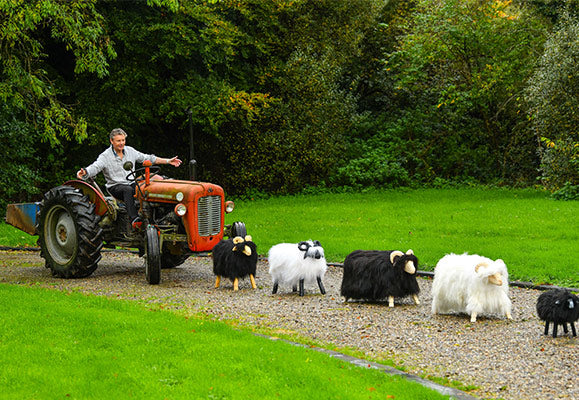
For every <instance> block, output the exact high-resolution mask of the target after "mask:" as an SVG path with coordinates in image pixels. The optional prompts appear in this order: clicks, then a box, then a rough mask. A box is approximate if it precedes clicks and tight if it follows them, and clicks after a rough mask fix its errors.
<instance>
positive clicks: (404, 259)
mask: <svg viewBox="0 0 579 400" xmlns="http://www.w3.org/2000/svg"><path fill="white" fill-rule="evenodd" d="M390 262H391V263H392V265H393V266H394V267H395V268H399V269H401V270H403V271H404V272H406V273H408V274H410V275H413V274H415V273H416V270H417V269H418V258H417V257H416V256H415V255H414V252H413V251H412V250H408V251H407V252H406V254H404V253H402V252H401V251H398V250H396V251H393V252H391V253H390Z"/></svg>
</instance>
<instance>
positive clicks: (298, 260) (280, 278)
mask: <svg viewBox="0 0 579 400" xmlns="http://www.w3.org/2000/svg"><path fill="white" fill-rule="evenodd" d="M309 242H310V245H312V247H310V248H309V249H308V251H307V253H308V254H309V253H310V252H312V251H315V250H317V251H319V252H320V253H321V257H320V258H318V259H316V258H313V257H306V258H304V252H303V251H301V250H300V249H299V248H298V244H297V243H280V244H276V245H275V246H273V247H272V248H271V249H269V254H268V261H269V273H270V275H271V278H272V281H273V283H274V284H275V283H276V282H277V283H279V284H290V285H292V286H296V285H297V284H298V283H299V281H300V280H301V279H303V280H304V283H305V284H310V283H316V282H317V278H318V277H320V278H323V277H324V274H325V273H326V270H327V268H328V266H327V264H326V258H325V257H324V249H323V248H322V247H320V246H313V242H311V241H309Z"/></svg>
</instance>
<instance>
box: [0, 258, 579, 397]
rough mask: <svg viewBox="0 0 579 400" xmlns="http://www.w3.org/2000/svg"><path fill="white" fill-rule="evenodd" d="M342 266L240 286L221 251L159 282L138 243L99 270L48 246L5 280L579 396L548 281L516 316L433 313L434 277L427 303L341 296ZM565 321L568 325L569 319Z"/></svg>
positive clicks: (490, 390) (571, 353)
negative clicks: (227, 274)
mask: <svg viewBox="0 0 579 400" xmlns="http://www.w3.org/2000/svg"><path fill="white" fill-rule="evenodd" d="M341 281H342V269H341V268H339V267H329V268H328V272H327V273H326V275H325V278H324V286H325V288H326V291H327V293H326V295H321V294H320V292H319V289H318V287H317V285H311V286H307V285H306V295H305V296H304V297H300V296H299V295H298V294H297V293H294V292H292V289H291V288H290V287H284V286H280V288H279V290H278V293H277V294H275V295H273V294H271V291H272V282H271V279H270V276H269V273H268V265H267V261H265V260H260V261H259V263H258V267H257V276H256V283H257V286H258V287H257V289H255V290H254V289H251V285H250V282H249V280H248V279H246V280H243V281H240V284H239V288H240V290H239V291H238V292H234V291H233V284H232V283H231V282H230V281H229V280H222V283H221V287H220V288H218V289H215V288H214V283H215V277H214V275H213V269H212V260H211V258H208V257H191V258H189V259H188V260H187V261H186V262H185V263H184V264H183V265H182V266H180V267H177V268H172V269H165V270H163V271H162V273H161V284H159V285H149V284H148V283H147V282H146V279H145V268H144V260H143V259H142V258H139V257H138V256H137V255H136V254H132V253H128V252H118V251H115V252H108V251H107V252H103V258H102V260H101V261H100V263H99V267H98V268H97V270H96V271H95V273H94V274H93V275H91V276H90V277H88V278H84V279H72V280H64V279H58V278H54V277H52V275H51V273H50V271H49V270H48V269H46V268H44V260H42V259H41V258H40V256H39V253H38V252H30V251H27V252H20V251H0V283H12V284H23V285H40V286H44V287H48V288H53V289H57V290H63V291H80V292H83V293H92V294H95V295H100V296H109V297H114V298H119V299H125V300H137V301H142V302H145V303H156V304H159V305H161V306H162V307H163V308H166V309H173V310H179V311H180V312H184V313H187V314H199V313H200V314H204V315H207V316H209V317H211V318H214V319H218V320H225V321H229V322H231V323H234V324H239V325H243V326H249V327H253V328H254V329H255V330H256V331H259V332H264V331H266V332H267V333H268V334H269V335H272V336H276V335H280V336H281V335H284V334H290V335H294V336H295V335H299V336H300V337H303V338H309V339H311V340H313V341H314V342H316V343H318V344H320V345H323V346H324V347H327V348H328V349H330V350H335V351H340V350H344V349H348V350H350V351H351V350H354V351H358V352H360V354H363V355H362V357H364V358H367V359H372V360H376V361H378V362H379V361H384V360H393V361H394V363H395V364H396V365H397V366H399V367H402V368H403V369H404V371H405V372H407V373H410V374H414V375H418V376H422V377H438V378H446V379H449V380H453V381H459V382H461V383H462V384H464V385H468V386H469V387H475V389H473V390H469V391H468V393H469V394H470V395H473V396H476V397H479V398H485V399H487V398H488V399H499V398H500V399H507V400H510V399H579V386H578V378H579V372H578V369H577V365H578V362H579V347H578V342H579V338H576V337H575V338H574V337H572V336H571V333H568V334H563V332H560V336H559V337H558V338H556V339H554V338H553V337H552V336H550V335H549V336H545V335H543V329H544V323H543V322H542V321H541V320H540V319H539V318H538V317H537V314H536V311H535V304H536V301H537V298H538V296H539V295H540V293H541V292H540V291H538V290H534V289H525V288H519V287H511V288H510V298H511V301H512V303H513V312H512V314H513V320H512V321H508V320H506V319H504V318H502V317H500V316H497V317H484V316H479V317H478V318H477V322H475V323H471V322H470V318H469V316H468V315H432V314H431V312H430V307H431V303H432V297H431V285H432V281H431V280H430V279H424V278H419V284H420V289H421V292H420V294H419V298H420V302H421V304H420V305H414V303H413V301H412V300H411V299H410V298H404V299H398V298H397V299H395V306H394V308H389V307H388V304H387V302H374V303H366V302H348V303H345V302H344V299H343V298H342V297H341V296H340V285H341ZM559 330H560V331H562V330H561V329H559Z"/></svg>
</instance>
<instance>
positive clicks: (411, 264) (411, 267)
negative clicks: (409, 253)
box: [404, 260, 416, 275]
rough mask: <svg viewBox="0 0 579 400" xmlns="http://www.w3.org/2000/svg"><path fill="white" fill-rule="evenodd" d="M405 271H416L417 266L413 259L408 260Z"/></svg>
mask: <svg viewBox="0 0 579 400" xmlns="http://www.w3.org/2000/svg"><path fill="white" fill-rule="evenodd" d="M404 271H406V272H408V273H409V274H410V275H412V274H414V273H416V266H415V265H414V262H413V261H410V260H408V261H407V262H406V264H405V265H404Z"/></svg>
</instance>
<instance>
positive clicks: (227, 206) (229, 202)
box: [225, 201, 235, 214]
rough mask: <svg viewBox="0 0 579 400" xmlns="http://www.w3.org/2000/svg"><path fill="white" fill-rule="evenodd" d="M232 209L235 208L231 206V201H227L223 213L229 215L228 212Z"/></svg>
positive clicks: (233, 205)
mask: <svg viewBox="0 0 579 400" xmlns="http://www.w3.org/2000/svg"><path fill="white" fill-rule="evenodd" d="M234 208H235V204H233V202H232V201H228V202H226V203H225V212H226V213H228V214H229V213H230V212H232V211H233V209H234Z"/></svg>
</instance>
